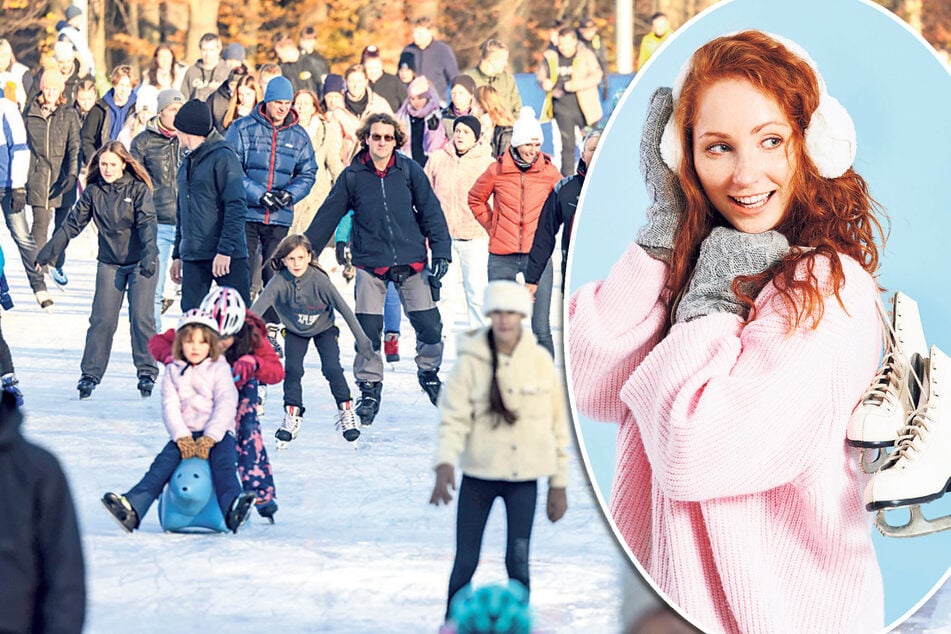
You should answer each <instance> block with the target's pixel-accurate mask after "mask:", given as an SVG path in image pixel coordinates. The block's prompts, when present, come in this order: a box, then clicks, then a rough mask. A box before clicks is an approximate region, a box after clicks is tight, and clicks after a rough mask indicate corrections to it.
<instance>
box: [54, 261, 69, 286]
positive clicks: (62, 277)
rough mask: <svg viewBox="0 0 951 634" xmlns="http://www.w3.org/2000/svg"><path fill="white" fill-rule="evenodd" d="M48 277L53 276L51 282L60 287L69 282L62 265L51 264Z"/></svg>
mask: <svg viewBox="0 0 951 634" xmlns="http://www.w3.org/2000/svg"><path fill="white" fill-rule="evenodd" d="M50 277H51V278H53V283H54V284H56V285H57V286H59V287H60V288H63V287H64V286H66V285H67V284H69V278H68V277H66V272H65V271H63V267H61V266H51V267H50Z"/></svg>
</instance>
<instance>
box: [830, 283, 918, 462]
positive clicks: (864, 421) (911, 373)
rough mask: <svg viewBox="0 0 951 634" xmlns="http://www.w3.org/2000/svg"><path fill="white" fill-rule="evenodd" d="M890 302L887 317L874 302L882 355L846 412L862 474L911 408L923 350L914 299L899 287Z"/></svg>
mask: <svg viewBox="0 0 951 634" xmlns="http://www.w3.org/2000/svg"><path fill="white" fill-rule="evenodd" d="M892 304H893V305H892V315H891V318H890V319H889V318H888V317H887V316H886V315H885V314H884V307H882V306H881V305H879V306H880V309H881V311H882V318H883V321H884V322H885V331H886V332H885V342H886V343H885V355H884V357H883V359H882V365H881V367H880V368H879V370H878V373H877V374H876V376H875V379H874V380H873V381H872V385H871V386H870V387H869V388H868V390H867V391H866V392H865V395H864V396H863V397H862V401H861V402H860V403H859V405H858V406H857V407H856V408H855V411H854V412H852V416H851V418H850V419H849V427H848V431H847V432H846V439H847V441H848V443H849V444H850V445H852V446H853V447H861V448H862V458H861V462H862V470H863V471H865V473H875V472H876V471H877V470H878V469H879V468H880V467H881V466H882V465H883V464H884V463H885V460H886V459H887V457H888V455H887V453H886V452H885V448H886V447H890V446H891V445H893V444H894V443H895V440H896V438H898V432H899V431H900V430H901V429H902V427H904V425H905V422H906V420H907V418H908V416H909V414H910V413H911V412H913V411H914V410H915V408H916V407H917V405H918V399H919V394H920V388H921V379H920V376H921V367H922V364H923V359H924V358H925V356H926V355H927V354H928V346H927V343H926V342H925V333H924V330H923V329H922V327H921V318H920V316H919V314H918V304H917V303H916V302H915V300H913V299H911V298H910V297H908V296H907V295H905V294H904V293H902V292H901V291H899V292H897V293H895V297H894V299H893V300H892ZM873 449H874V450H876V451H877V454H878V455H877V456H876V458H875V459H874V460H872V459H869V454H870V453H871V451H872V450H873Z"/></svg>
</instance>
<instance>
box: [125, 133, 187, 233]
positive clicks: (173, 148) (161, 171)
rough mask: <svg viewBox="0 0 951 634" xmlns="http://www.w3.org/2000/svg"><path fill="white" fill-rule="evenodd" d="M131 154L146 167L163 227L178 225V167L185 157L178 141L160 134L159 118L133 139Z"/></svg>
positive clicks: (173, 136) (156, 213)
mask: <svg viewBox="0 0 951 634" xmlns="http://www.w3.org/2000/svg"><path fill="white" fill-rule="evenodd" d="M129 152H130V153H131V154H132V157H133V158H134V159H135V160H136V161H138V162H139V163H141V164H142V167H144V168H145V171H146V172H148V173H149V177H150V178H151V179H152V203H153V205H154V206H155V217H156V219H157V220H158V223H159V224H160V225H173V224H175V205H176V202H177V199H178V167H179V165H181V163H182V153H181V149H180V147H179V143H178V137H177V136H176V135H174V134H173V135H172V136H171V137H168V136H166V135H164V134H162V132H161V130H159V118H158V117H153V118H152V119H151V120H150V121H149V122H148V123H147V124H146V125H145V129H144V130H142V132H139V133H138V134H137V135H135V138H134V139H132V144H131V147H130V148H129Z"/></svg>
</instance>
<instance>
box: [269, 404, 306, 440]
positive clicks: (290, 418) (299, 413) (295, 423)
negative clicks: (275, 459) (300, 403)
mask: <svg viewBox="0 0 951 634" xmlns="http://www.w3.org/2000/svg"><path fill="white" fill-rule="evenodd" d="M303 425H304V408H302V407H297V406H295V405H288V406H286V407H285V408H284V422H283V423H282V424H281V427H280V428H279V429H278V430H277V431H276V432H274V437H275V438H277V448H278V449H287V446H288V445H289V444H291V441H292V440H294V439H295V438H297V434H299V433H300V428H301V427H302V426H303Z"/></svg>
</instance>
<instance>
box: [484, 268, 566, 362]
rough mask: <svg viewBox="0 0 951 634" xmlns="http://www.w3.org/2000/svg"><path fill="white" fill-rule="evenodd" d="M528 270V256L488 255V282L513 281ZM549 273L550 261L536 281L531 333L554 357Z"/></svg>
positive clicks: (550, 274) (550, 279)
mask: <svg viewBox="0 0 951 634" xmlns="http://www.w3.org/2000/svg"><path fill="white" fill-rule="evenodd" d="M527 270H528V254H527V253H512V254H510V255H495V254H494V253H490V254H489V281H490V282H492V281H494V280H515V276H516V275H518V274H519V273H521V274H522V275H525V272H526V271H527ZM553 277H554V276H553V274H552V272H551V260H548V264H546V265H545V270H544V271H543V272H542V276H541V277H540V278H539V279H538V288H537V289H535V303H534V304H532V332H533V333H535V338H536V339H538V343H540V344H541V345H543V346H545V349H546V350H548V352H549V353H550V354H551V356H552V357H554V356H555V344H554V343H553V342H552V339H551V321H550V319H549V313H550V312H551V285H552V281H553Z"/></svg>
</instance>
